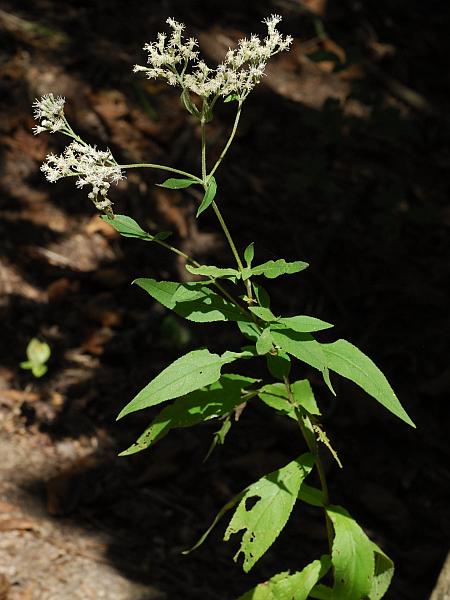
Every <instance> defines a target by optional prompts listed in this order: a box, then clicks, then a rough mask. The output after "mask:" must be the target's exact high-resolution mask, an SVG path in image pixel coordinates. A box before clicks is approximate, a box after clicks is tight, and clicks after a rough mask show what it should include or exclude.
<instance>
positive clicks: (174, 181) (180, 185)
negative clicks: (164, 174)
mask: <svg viewBox="0 0 450 600" xmlns="http://www.w3.org/2000/svg"><path fill="white" fill-rule="evenodd" d="M196 183H200V182H199V181H196V180H195V179H179V178H174V177H171V178H170V179H166V180H165V181H163V183H158V184H157V185H158V186H159V187H163V188H168V189H170V190H183V189H184V188H188V187H190V186H191V185H195V184H196Z"/></svg>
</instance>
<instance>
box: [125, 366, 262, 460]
mask: <svg viewBox="0 0 450 600" xmlns="http://www.w3.org/2000/svg"><path fill="white" fill-rule="evenodd" d="M256 381H257V380H256V379H252V378H251V377H244V376H242V375H231V374H226V375H222V376H221V378H220V379H219V380H218V381H216V382H215V383H212V384H211V385H209V386H207V387H205V388H203V389H199V390H196V391H194V392H191V393H190V394H187V395H186V396H183V397H182V398H178V399H177V400H175V402H174V403H173V404H171V405H170V406H167V407H166V408H164V409H163V410H162V411H161V412H160V413H159V414H158V415H157V416H156V417H155V418H154V419H153V421H152V423H151V424H150V426H149V427H148V428H147V429H146V430H145V431H144V433H143V434H142V435H141V436H140V437H139V438H138V439H137V440H136V442H135V443H134V444H133V445H132V446H130V447H129V448H128V449H127V450H124V451H123V452H122V453H121V454H120V456H127V455H129V454H135V453H136V452H141V451H142V450H145V449H146V448H149V447H150V446H151V445H152V444H154V443H155V442H157V441H159V440H160V439H161V438H163V437H164V436H165V435H167V434H168V433H169V431H170V430H171V429H174V428H177V427H192V426H193V425H196V424H197V423H201V422H202V421H208V420H210V419H214V418H217V417H221V416H223V415H226V414H228V413H230V412H231V411H232V410H233V409H234V408H235V407H236V406H238V405H239V404H240V403H241V402H242V400H241V392H242V389H243V388H245V387H247V386H250V385H251V384H252V383H255V382H256Z"/></svg>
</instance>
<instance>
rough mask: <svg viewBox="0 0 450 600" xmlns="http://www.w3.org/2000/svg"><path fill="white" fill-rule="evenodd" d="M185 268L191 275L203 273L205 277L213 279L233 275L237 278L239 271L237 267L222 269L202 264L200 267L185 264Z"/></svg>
mask: <svg viewBox="0 0 450 600" xmlns="http://www.w3.org/2000/svg"><path fill="white" fill-rule="evenodd" d="M186 270H187V271H189V273H192V274H193V275H203V276H205V277H214V278H215V279H218V278H219V277H234V278H237V279H239V277H240V273H239V271H238V270H237V269H222V268H221V267H214V266H207V265H202V266H200V267H192V266H191V265H186Z"/></svg>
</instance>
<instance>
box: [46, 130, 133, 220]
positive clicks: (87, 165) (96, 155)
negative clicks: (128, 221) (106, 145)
mask: <svg viewBox="0 0 450 600" xmlns="http://www.w3.org/2000/svg"><path fill="white" fill-rule="evenodd" d="M41 171H43V173H44V174H45V176H46V178H47V180H48V181H50V182H51V183H54V182H55V181H58V179H61V178H62V177H73V176H77V177H78V179H77V182H76V185H77V187H79V188H81V187H83V186H85V185H91V186H92V191H91V192H89V194H88V196H89V198H90V199H91V200H92V201H93V203H94V204H95V206H96V207H97V208H98V209H99V210H102V211H105V212H107V213H111V212H112V203H111V201H110V200H109V198H108V197H107V194H108V190H109V188H110V186H111V183H117V182H118V181H119V180H120V179H122V178H123V174H122V171H121V169H120V167H119V166H118V164H117V163H116V161H115V160H114V158H113V155H112V154H111V151H110V150H106V151H101V150H97V149H96V148H94V147H93V146H89V145H88V144H85V143H80V142H77V141H74V142H72V143H71V144H69V146H67V148H66V149H65V150H64V152H63V153H62V154H60V155H59V156H56V155H54V154H49V155H48V156H47V158H46V162H45V163H44V164H43V165H42V167H41Z"/></svg>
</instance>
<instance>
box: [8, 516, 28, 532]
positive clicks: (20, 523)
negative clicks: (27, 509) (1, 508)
mask: <svg viewBox="0 0 450 600" xmlns="http://www.w3.org/2000/svg"><path fill="white" fill-rule="evenodd" d="M33 529H37V525H36V523H35V522H34V521H32V520H31V519H28V518H27V517H11V518H9V519H0V531H31V530H33Z"/></svg>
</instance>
